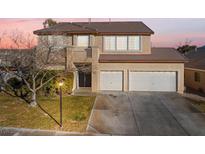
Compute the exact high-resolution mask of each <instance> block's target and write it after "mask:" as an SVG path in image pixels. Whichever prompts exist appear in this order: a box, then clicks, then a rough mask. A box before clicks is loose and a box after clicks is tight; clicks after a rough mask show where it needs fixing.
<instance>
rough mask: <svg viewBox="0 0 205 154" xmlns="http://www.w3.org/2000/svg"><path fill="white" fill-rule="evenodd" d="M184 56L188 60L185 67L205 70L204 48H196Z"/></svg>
mask: <svg viewBox="0 0 205 154" xmlns="http://www.w3.org/2000/svg"><path fill="white" fill-rule="evenodd" d="M185 56H186V57H187V58H188V59H189V62H188V63H186V64H185V67H188V68H195V69H202V70H205V48H198V49H197V50H196V51H195V50H193V51H191V52H189V53H187V54H185Z"/></svg>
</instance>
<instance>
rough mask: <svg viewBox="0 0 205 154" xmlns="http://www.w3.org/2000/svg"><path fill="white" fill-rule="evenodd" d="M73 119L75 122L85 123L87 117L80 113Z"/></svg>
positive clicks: (74, 115)
mask: <svg viewBox="0 0 205 154" xmlns="http://www.w3.org/2000/svg"><path fill="white" fill-rule="evenodd" d="M71 119H72V120H75V121H83V120H85V119H86V116H85V115H84V114H83V113H80V112H78V113H74V114H73V115H72V118H71Z"/></svg>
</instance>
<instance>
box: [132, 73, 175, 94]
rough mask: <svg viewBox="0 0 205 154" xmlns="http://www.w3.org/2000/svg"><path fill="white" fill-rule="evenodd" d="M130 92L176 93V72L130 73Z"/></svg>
mask: <svg viewBox="0 0 205 154" xmlns="http://www.w3.org/2000/svg"><path fill="white" fill-rule="evenodd" d="M129 90H130V91H176V72H130V73H129Z"/></svg>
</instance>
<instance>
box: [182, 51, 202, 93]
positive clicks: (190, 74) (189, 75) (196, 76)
mask: <svg viewBox="0 0 205 154" xmlns="http://www.w3.org/2000/svg"><path fill="white" fill-rule="evenodd" d="M186 57H188V59H189V62H188V63H186V64H185V86H186V87H187V88H191V89H194V90H198V91H200V92H204V93H205V48H204V47H202V48H197V50H194V51H191V52H189V53H187V54H186Z"/></svg>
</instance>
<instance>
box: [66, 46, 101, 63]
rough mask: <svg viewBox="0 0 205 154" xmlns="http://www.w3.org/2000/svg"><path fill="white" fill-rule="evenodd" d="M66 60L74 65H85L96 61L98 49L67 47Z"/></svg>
mask: <svg viewBox="0 0 205 154" xmlns="http://www.w3.org/2000/svg"><path fill="white" fill-rule="evenodd" d="M66 54H67V59H68V60H69V59H70V60H72V61H73V62H75V63H85V62H89V63H91V62H93V61H98V57H99V49H98V47H93V46H92V47H88V48H82V47H69V48H68V49H67V53H66Z"/></svg>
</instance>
